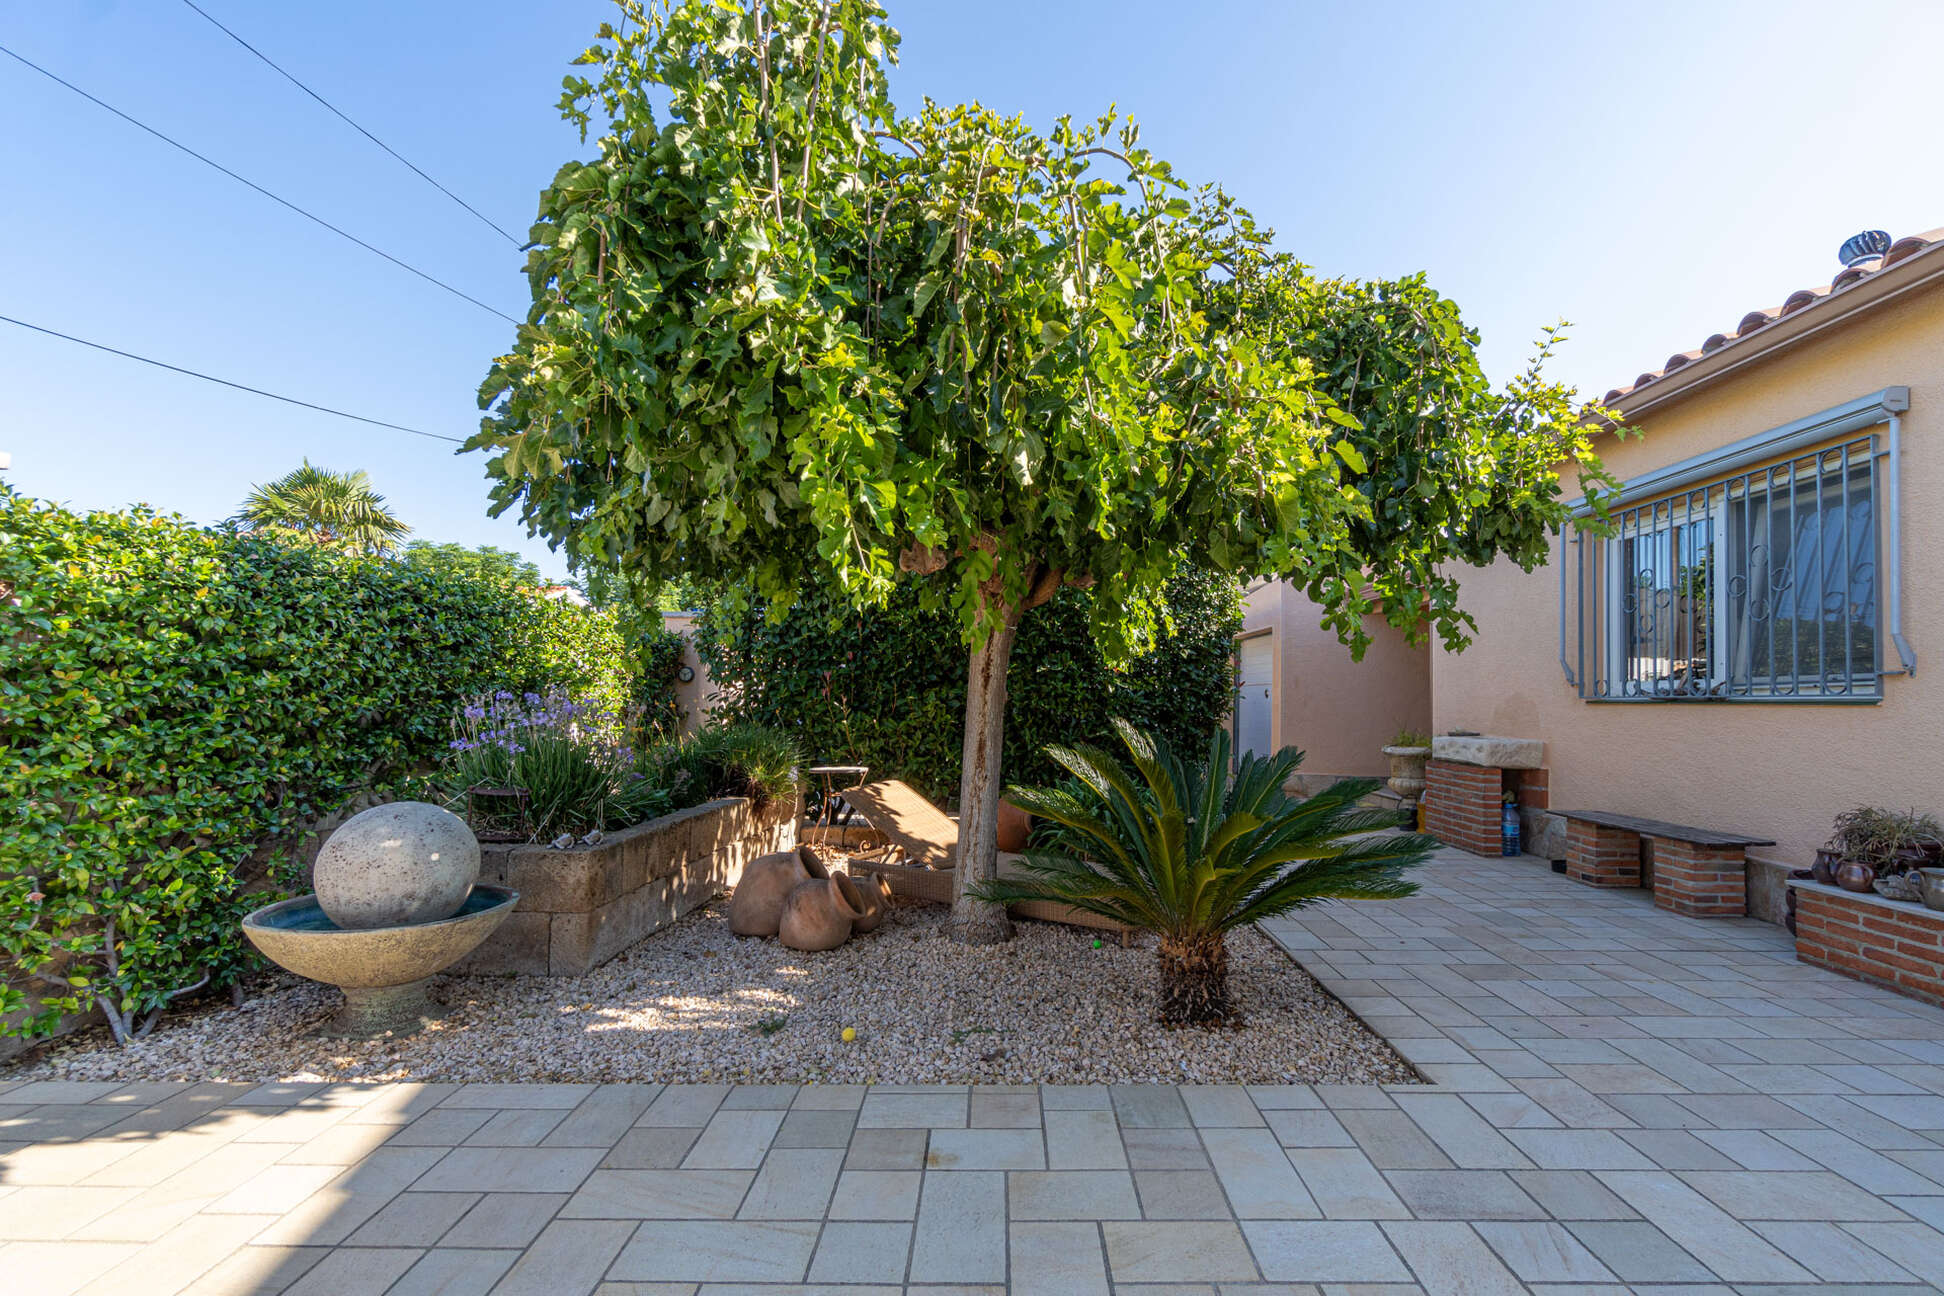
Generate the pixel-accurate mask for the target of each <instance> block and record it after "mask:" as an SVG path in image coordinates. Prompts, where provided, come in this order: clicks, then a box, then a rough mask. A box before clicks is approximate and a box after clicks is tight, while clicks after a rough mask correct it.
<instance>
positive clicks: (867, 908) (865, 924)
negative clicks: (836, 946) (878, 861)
mask: <svg viewBox="0 0 1944 1296" xmlns="http://www.w3.org/2000/svg"><path fill="white" fill-rule="evenodd" d="M851 882H852V884H853V885H855V886H856V887H857V895H858V898H859V899H860V900H862V901H863V906H862V908H863V911H864V916H863V917H862V918H859V919H857V920H855V921H854V922H852V923H851V934H852V935H858V934H861V933H863V932H870V931H876V930H877V929H878V925H879V924H880V923H882V922H883V921H884V915H885V913H886V912H887V911H888V910H889V909H890V908H891V884H890V883H889V882H887V881H885V880H884V874H882V873H869V874H866V875H865V876H863V877H854V878H852V879H851Z"/></svg>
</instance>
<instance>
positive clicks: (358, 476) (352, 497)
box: [237, 459, 412, 554]
mask: <svg viewBox="0 0 1944 1296" xmlns="http://www.w3.org/2000/svg"><path fill="white" fill-rule="evenodd" d="M237 520H238V521H239V522H241V523H242V524H243V525H244V527H246V528H247V529H249V530H251V531H262V532H265V533H268V534H271V535H278V536H282V537H285V538H287V539H297V540H305V541H308V542H310V543H312V544H319V545H325V546H328V547H330V548H335V549H348V550H351V551H353V552H355V553H373V554H376V553H383V552H385V551H386V550H387V549H389V548H390V547H391V546H392V545H393V544H394V543H395V542H397V541H399V540H402V539H404V538H405V537H406V536H408V535H410V534H411V533H412V528H410V527H409V526H406V525H405V524H404V523H403V522H401V521H399V520H398V518H397V517H396V516H395V515H394V514H393V513H392V511H391V510H390V509H388V508H386V507H385V497H384V496H383V495H380V494H379V493H378V492H377V491H374V490H373V489H371V478H370V477H368V476H366V475H365V473H364V472H363V471H362V470H359V471H357V472H345V473H341V472H332V471H331V470H330V469H329V468H318V467H315V466H314V465H312V463H311V461H310V460H309V459H306V460H304V463H303V466H302V467H300V468H297V469H295V470H293V471H291V472H288V473H285V474H284V475H283V476H282V477H279V478H277V480H275V481H273V482H268V483H266V484H264V485H261V486H252V487H251V488H250V494H249V496H248V498H246V499H245V500H244V501H243V510H242V512H240V513H239V514H238V515H237Z"/></svg>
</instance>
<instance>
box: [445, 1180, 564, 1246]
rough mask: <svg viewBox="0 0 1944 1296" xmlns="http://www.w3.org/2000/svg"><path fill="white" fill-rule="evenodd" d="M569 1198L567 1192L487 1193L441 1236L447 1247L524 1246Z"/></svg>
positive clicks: (550, 1220) (538, 1234) (537, 1235)
mask: <svg viewBox="0 0 1944 1296" xmlns="http://www.w3.org/2000/svg"><path fill="white" fill-rule="evenodd" d="M567 1201H568V1196H567V1194H566V1193H487V1194H486V1195H485V1196H483V1197H481V1198H480V1199H479V1202H478V1204H477V1205H475V1206H474V1207H473V1208H472V1209H471V1210H469V1211H467V1212H466V1214H465V1216H464V1217H463V1218H461V1219H460V1220H459V1222H458V1223H457V1224H454V1225H453V1226H452V1228H451V1229H449V1230H448V1231H447V1232H446V1234H445V1236H443V1237H442V1238H440V1239H439V1244H440V1245H441V1246H447V1247H468V1248H471V1247H524V1246H527V1245H528V1244H529V1243H531V1242H532V1241H533V1239H535V1238H537V1237H539V1236H540V1231H541V1230H542V1229H544V1228H546V1226H547V1225H548V1224H549V1223H550V1222H552V1220H553V1217H554V1216H555V1215H557V1214H558V1213H559V1212H560V1208H561V1207H562V1206H565V1205H566V1204H567Z"/></svg>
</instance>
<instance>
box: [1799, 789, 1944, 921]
mask: <svg viewBox="0 0 1944 1296" xmlns="http://www.w3.org/2000/svg"><path fill="white" fill-rule="evenodd" d="M1823 854H1824V857H1826V858H1828V859H1830V860H1833V862H1834V863H1835V866H1836V881H1837V883H1838V885H1840V886H1843V887H1846V888H1847V889H1849V890H1851V891H1869V890H1872V889H1874V890H1875V891H1877V892H1878V893H1879V894H1881V895H1885V896H1888V897H1890V898H1891V899H1893V900H1908V901H1911V902H1913V903H1914V902H1917V901H1920V900H1921V899H1922V893H1921V891H1920V889H1919V885H1918V879H1917V878H1916V877H1915V876H1913V871H1914V870H1917V869H1921V868H1924V867H1926V866H1934V865H1936V864H1937V863H1938V862H1939V861H1940V858H1944V825H1940V824H1939V823H1938V821H1937V818H1936V817H1935V816H1933V815H1927V814H1919V813H1918V812H1917V811H1915V810H1903V811H1897V810H1884V809H1880V808H1879V807H1876V806H1857V807H1856V808H1855V809H1853V810H1845V811H1844V812H1843V813H1842V814H1840V815H1837V816H1836V824H1835V828H1834V830H1833V831H1832V832H1831V834H1830V838H1829V844H1828V845H1827V846H1825V847H1824V848H1823Z"/></svg>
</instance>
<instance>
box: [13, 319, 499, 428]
mask: <svg viewBox="0 0 1944 1296" xmlns="http://www.w3.org/2000/svg"><path fill="white" fill-rule="evenodd" d="M0 321H4V322H5V323H8V324H16V325H18V326H20V327H21V328H24V329H31V330H33V331H34V332H36V333H45V334H47V336H49V337H57V338H60V339H61V340H62V341H63V342H73V343H75V344H77V345H79V346H84V347H91V348H93V349H94V350H96V351H106V352H107V353H108V354H109V355H118V356H121V357H122V358H123V359H125V360H139V361H141V362H142V363H143V364H145V365H154V366H155V367H156V368H157V369H167V370H168V371H169V372H171V373H179V374H186V375H188V376H189V377H191V378H200V379H202V380H203V381H204V382H213V383H216V384H217V385H218V386H222V387H234V388H235V389H236V390H237V391H245V392H249V393H250V394H251V395H252V396H268V397H269V398H270V399H271V400H274V401H282V402H283V403H284V404H286V405H301V406H303V407H304V408H305V409H307V410H316V411H317V412H318V413H320V414H335V415H337V416H338V417H339V418H347V419H350V420H352V421H353V422H356V423H369V424H371V426H373V427H381V428H390V429H391V430H392V431H394V432H410V433H411V434H412V435H413V436H422V437H429V438H431V439H432V440H434V441H450V442H452V443H453V444H454V445H464V444H466V439H465V438H464V437H456V436H446V435H445V434H444V433H442V432H425V431H421V430H420V429H418V428H415V427H406V426H405V425H404V424H403V423H387V422H385V420H383V419H375V418H366V417H365V416H364V415H362V414H352V413H349V412H348V411H345V410H341V409H332V408H331V407H330V406H329V405H318V404H315V403H313V402H311V401H307V400H298V399H297V398H296V397H295V396H279V395H278V394H277V393H276V392H273V391H265V390H263V388H261V387H251V386H249V385H248V384H246V383H240V382H231V381H230V380H229V379H227V378H218V377H216V376H215V375H213V374H206V373H200V372H198V371H197V370H194V369H184V368H183V367H182V366H181V365H172V364H168V363H167V362H165V361H161V360H151V359H149V358H148V357H147V356H144V355H136V354H135V353H134V352H133V351H123V350H121V349H120V348H118V347H111V346H107V345H105V344H103V343H100V342H90V341H88V339H86V338H78V337H75V336H74V335H73V334H72V333H62V332H60V331H59V330H58V329H51V328H43V327H42V326H40V325H39V324H29V323H28V322H27V321H26V320H23V319H15V318H14V317H13V316H11V315H0Z"/></svg>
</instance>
